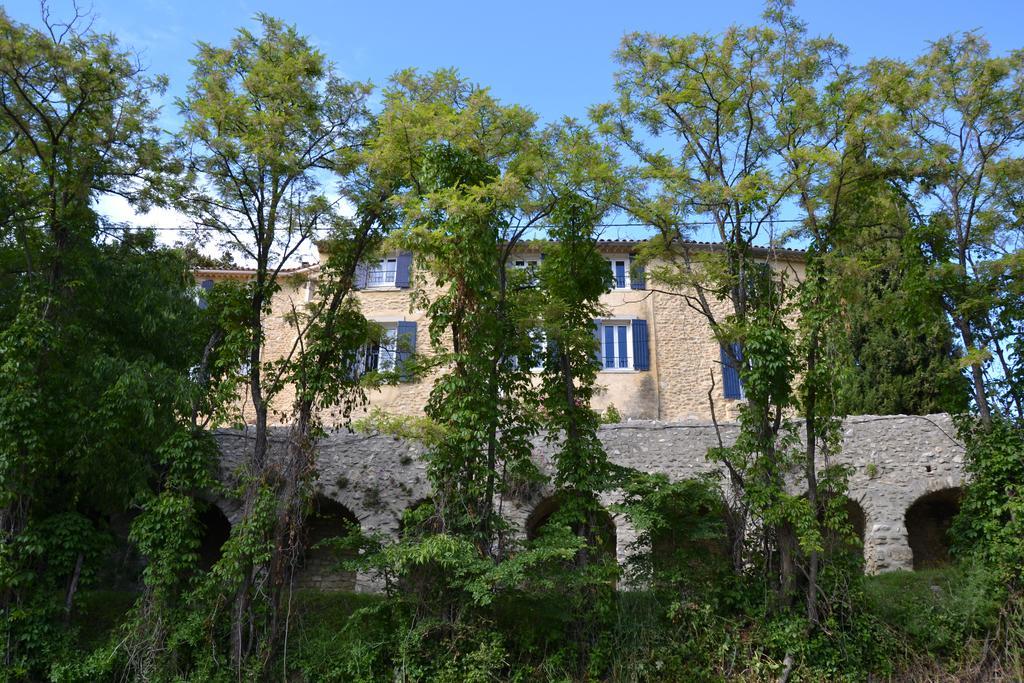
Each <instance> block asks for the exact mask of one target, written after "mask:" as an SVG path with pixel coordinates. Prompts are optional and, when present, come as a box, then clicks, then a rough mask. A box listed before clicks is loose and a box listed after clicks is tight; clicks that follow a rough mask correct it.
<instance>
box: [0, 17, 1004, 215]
mask: <svg viewBox="0 0 1024 683" xmlns="http://www.w3.org/2000/svg"><path fill="white" fill-rule="evenodd" d="M80 1H81V3H82V4H83V5H84V6H86V7H88V6H89V5H88V3H89V2H90V0H80ZM91 2H92V4H91V7H92V9H93V11H94V13H95V14H96V15H97V16H96V18H95V23H94V27H95V28H96V29H97V30H100V31H109V32H112V33H114V34H116V35H117V36H119V37H120V39H121V40H122V42H123V43H124V44H125V45H128V46H132V47H134V48H136V49H137V50H139V51H141V52H142V54H143V61H144V63H145V64H147V65H148V67H149V68H150V70H151V71H153V72H155V73H163V74H166V75H167V76H169V77H170V80H171V88H170V92H169V93H168V96H167V100H166V101H167V103H168V104H169V103H170V102H171V101H172V100H173V97H174V96H175V95H177V94H180V93H181V92H182V90H183V88H184V84H185V83H186V82H187V79H188V76H189V72H190V67H189V64H188V59H189V58H190V57H191V56H192V55H193V54H194V52H195V48H194V45H195V43H196V41H200V40H202V41H207V42H212V43H214V44H225V43H227V41H228V40H230V37H231V35H232V33H233V32H234V30H235V28H236V27H238V26H240V25H245V24H249V25H251V23H252V17H253V15H255V14H256V13H257V12H260V11H263V12H267V13H269V14H272V15H275V16H278V17H281V18H283V19H285V20H286V21H288V22H291V23H294V24H296V25H297V26H298V27H299V29H300V31H302V32H303V33H305V34H307V35H309V36H310V37H311V38H312V40H313V41H314V42H315V43H316V44H317V45H318V46H319V47H320V49H321V50H323V52H324V53H326V54H327V55H328V57H329V58H330V59H331V60H332V61H334V62H335V64H336V65H337V67H338V69H339V70H340V71H341V72H342V73H343V74H345V75H346V76H347V77H349V78H353V79H359V80H369V81H372V82H373V83H375V84H377V85H381V84H383V83H385V82H386V80H387V78H388V76H389V75H390V74H392V73H394V72H395V71H396V70H398V69H401V68H405V67H409V66H415V67H417V68H420V69H422V70H431V69H434V68H439V67H448V66H455V67H457V68H459V69H460V70H461V71H462V72H463V74H465V75H466V76H467V77H469V78H471V79H472V80H474V81H476V82H478V83H481V84H483V85H487V86H490V87H491V88H492V90H493V92H494V94H495V95H496V96H497V97H499V98H500V99H502V100H503V101H505V102H510V103H511V102H514V103H518V104H522V105H525V106H527V107H529V108H531V109H533V110H534V111H535V112H537V113H538V114H539V115H540V116H541V118H542V119H543V120H545V121H552V120H556V119H558V118H559V117H561V116H563V115H570V116H575V117H579V118H582V117H585V116H586V112H587V108H588V107H589V106H590V105H592V104H595V103H598V102H602V101H605V100H607V99H610V98H611V95H612V92H611V84H612V74H613V73H614V69H615V67H614V63H613V61H612V53H613V51H614V50H615V48H616V47H617V45H618V43H619V41H620V39H621V38H622V36H623V34H625V33H627V32H630V31H653V32H660V33H670V34H686V33H691V32H718V31H721V30H722V29H724V28H725V27H727V26H728V25H729V24H732V23H741V24H750V23H754V22H756V21H757V20H758V18H759V16H760V13H761V9H762V6H763V5H762V3H761V2H760V1H756V0H701V1H696V0H676V1H674V2H672V1H668V0H665V1H662V2H646V1H643V0H631V1H629V2H615V3H612V2H597V1H592V2H569V1H566V0H546V1H545V2H537V1H535V0H528V1H527V0H520V1H519V2H502V3H487V2H483V1H479V0H478V1H477V2H438V1H434V2H430V1H429V0H428V1H426V2H424V1H420V2H404V1H403V0H398V1H397V2H396V1H394V0H392V1H391V2H381V1H379V0H378V1H377V2H366V1H363V2H352V1H350V0H339V1H337V2H333V3H310V2H301V1H298V0H292V1H291V2H283V1H280V0H274V1H266V2H254V1H252V0H227V1H222V0H206V1H205V2H200V1H197V0H177V1H175V2H168V1H165V0H135V1H133V2H124V1H117V0H91ZM4 6H5V8H6V10H7V12H8V13H9V14H10V15H12V17H13V18H15V19H16V20H19V21H24V22H28V23H33V24H38V22H39V3H38V0H6V2H5V4H4ZM50 7H51V12H52V15H53V16H54V17H62V16H66V15H67V14H68V13H69V12H70V11H71V0H51V2H50ZM796 9H797V13H798V14H799V15H800V16H801V17H803V18H804V20H805V21H807V23H808V24H809V26H810V29H811V32H812V33H817V34H832V35H834V36H835V37H836V38H837V39H839V40H840V41H842V42H844V43H845V44H847V45H848V46H849V47H850V50H851V57H852V59H853V60H854V61H857V62H863V61H867V60H868V59H870V58H871V57H876V56H889V57H902V58H908V59H909V58H912V57H914V56H915V55H917V54H918V53H920V52H921V51H922V50H923V49H924V48H925V47H926V45H927V42H928V41H929V40H933V39H935V38H938V37H940V36H943V35H945V34H948V33H950V32H954V31H961V30H965V29H972V28H976V29H980V30H981V31H982V32H983V33H984V34H985V35H986V36H987V37H988V39H989V41H990V42H991V43H992V46H993V48H994V49H995V50H996V51H997V52H1006V51H1009V50H1013V49H1017V48H1021V47H1024V33H1022V32H1021V30H1020V27H1021V26H1024V0H1016V1H1012V2H1008V1H1006V0H1003V1H1001V2H1000V1H998V0H966V1H960V2H953V1H950V0H859V1H852V0H844V1H842V2H839V1H833V0H816V1H814V2H810V1H804V2H799V1H798V3H797V8H796ZM166 114H167V116H166V117H165V121H166V123H167V125H168V127H173V126H174V124H175V122H174V116H173V107H171V106H168V107H167V108H166ZM151 219H152V222H155V223H158V224H159V223H163V222H173V221H174V220H175V218H174V217H173V216H160V215H156V216H151Z"/></svg>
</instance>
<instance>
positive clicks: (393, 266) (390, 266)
mask: <svg viewBox="0 0 1024 683" xmlns="http://www.w3.org/2000/svg"><path fill="white" fill-rule="evenodd" d="M397 274H398V259H397V258H387V259H382V260H380V261H377V262H376V263H371V264H369V267H368V268H367V269H366V286H367V287H394V286H395V276H396V275H397Z"/></svg>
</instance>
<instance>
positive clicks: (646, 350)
mask: <svg viewBox="0 0 1024 683" xmlns="http://www.w3.org/2000/svg"><path fill="white" fill-rule="evenodd" d="M633 369H634V370H650V369H651V352H650V346H649V343H648V341H647V321H646V320H634V321H633Z"/></svg>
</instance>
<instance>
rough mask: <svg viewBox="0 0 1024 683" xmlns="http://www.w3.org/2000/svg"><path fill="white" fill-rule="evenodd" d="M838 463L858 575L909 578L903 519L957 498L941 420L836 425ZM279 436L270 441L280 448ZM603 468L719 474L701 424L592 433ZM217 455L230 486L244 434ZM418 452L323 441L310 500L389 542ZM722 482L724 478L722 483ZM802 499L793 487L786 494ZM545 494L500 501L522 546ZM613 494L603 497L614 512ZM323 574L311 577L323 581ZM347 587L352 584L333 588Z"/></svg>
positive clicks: (230, 436) (543, 450) (948, 438)
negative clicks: (856, 518)
mask: <svg viewBox="0 0 1024 683" xmlns="http://www.w3.org/2000/svg"><path fill="white" fill-rule="evenodd" d="M843 428H844V441H843V448H842V452H841V454H840V455H839V456H838V457H837V458H836V461H835V463H834V464H845V465H848V466H849V467H850V468H851V476H850V480H849V483H850V497H851V499H852V500H853V501H855V502H856V503H857V504H858V505H859V506H860V508H861V510H862V511H863V513H864V518H865V521H866V524H865V533H864V557H865V567H866V570H867V571H868V572H870V573H877V572H885V571H893V570H901V569H911V568H912V567H913V566H914V556H913V553H912V551H911V547H910V544H909V542H908V531H909V532H912V531H913V530H908V529H907V526H906V523H905V522H906V520H907V514H906V513H907V510H908V509H910V507H911V506H912V505H914V503H915V502H916V501H918V500H920V499H921V498H922V497H924V496H926V495H928V494H932V493H934V492H938V491H950V490H952V491H956V490H958V489H959V488H960V487H961V486H962V485H963V482H964V471H963V445H962V444H961V443H960V442H958V441H957V439H956V430H955V428H954V426H953V424H952V420H951V419H950V418H949V416H947V415H928V416H903V415H897V416H861V417H851V418H849V419H847V420H846V421H845V423H844V427H843ZM719 431H720V434H721V437H722V439H723V441H724V442H725V443H726V444H727V445H728V444H729V443H731V442H732V441H733V440H734V439H735V437H736V434H737V431H738V428H737V426H736V425H735V424H723V425H720V426H719ZM285 435H286V430H284V429H282V430H280V431H279V432H278V433H277V434H276V437H275V438H276V441H275V443H277V444H278V447H279V446H280V443H281V441H280V439H281V438H284V436H285ZM600 437H601V441H602V442H603V444H604V446H605V449H606V451H607V453H608V456H609V458H610V459H611V460H612V461H613V462H614V463H616V464H619V465H624V466H627V467H631V468H635V469H638V470H641V471H645V472H660V473H664V474H665V475H667V476H668V477H669V478H670V479H672V480H674V481H678V480H683V479H690V478H694V477H696V476H698V475H701V474H704V473H708V472H714V473H717V474H719V476H722V472H721V471H720V470H719V468H718V466H717V465H716V464H714V463H711V462H709V461H708V460H707V459H706V458H705V454H706V453H707V451H708V448H710V447H712V446H715V445H717V443H718V436H717V435H716V430H715V427H714V425H713V424H711V423H709V422H656V421H627V422H623V423H620V424H613V425H605V426H603V427H602V428H601V432H600ZM218 439H219V441H220V444H221V447H222V451H223V454H224V457H223V460H222V476H223V477H224V478H226V479H230V478H231V474H232V472H234V471H235V470H236V468H237V466H238V464H239V463H240V462H241V461H242V459H243V458H244V456H245V453H246V451H247V449H248V448H250V447H251V442H250V439H251V435H249V434H247V433H246V432H237V431H222V432H220V433H219V434H218ZM422 454H423V447H422V446H421V445H420V444H417V443H414V442H410V441H401V440H398V439H395V438H393V437H391V436H386V435H382V434H352V433H349V432H347V431H342V430H339V431H336V432H333V433H331V434H330V435H329V436H328V437H327V438H325V439H324V440H323V441H322V442H321V443H320V444H319V445H318V456H317V460H318V468H319V482H318V494H319V495H320V496H322V497H323V498H325V499H328V500H330V501H334V503H336V504H340V505H341V506H343V507H344V509H345V510H346V511H347V513H346V514H351V515H352V516H354V518H355V519H357V520H358V522H359V524H360V526H361V528H362V529H363V530H364V531H375V532H379V533H382V534H384V535H385V536H391V537H397V535H398V534H399V532H400V520H401V518H402V513H403V512H404V511H405V510H406V509H407V508H409V507H410V506H413V505H415V504H418V503H419V502H421V501H423V500H425V499H428V498H429V497H430V493H431V491H430V485H429V483H428V481H427V476H426V466H425V463H424V461H423V459H422V457H421V456H422ZM534 454H535V460H536V462H537V464H538V466H539V467H540V468H541V470H542V471H544V472H545V473H546V474H551V473H552V467H551V458H550V456H551V446H550V445H548V444H545V443H544V442H543V440H542V439H539V438H538V439H537V440H536V442H535V446H534ZM723 482H724V478H723ZM800 489H801V487H800V484H799V482H794V492H796V491H799V490H800ZM551 494H552V490H551V488H550V487H543V488H541V489H539V490H537V491H535V492H534V493H533V494H532V495H529V496H526V497H523V498H521V499H510V500H505V501H502V503H501V509H502V513H503V514H504V515H505V516H506V518H507V519H508V521H509V523H510V525H511V527H512V528H513V529H514V530H516V531H517V533H518V534H520V535H521V536H525V535H526V533H527V520H528V519H529V518H530V515H531V513H532V512H533V511H534V510H536V509H538V507H539V506H541V505H543V504H544V503H545V501H546V500H548V499H549V498H550V496H551ZM616 500H617V497H616V494H615V493H610V494H608V495H606V496H605V497H604V499H603V500H602V502H603V503H604V504H605V505H609V504H612V503H614V502H616ZM219 505H220V506H221V508H222V509H223V511H224V513H225V515H226V516H227V517H228V519H229V520H231V521H232V522H233V521H234V520H235V519H236V518H237V515H238V510H237V509H236V508H234V507H233V506H232V504H231V503H230V501H220V502H219ZM613 520H614V523H615V526H616V529H615V531H616V546H617V547H616V554H617V556H618V558H619V560H620V561H625V560H626V559H627V558H628V555H629V553H630V546H631V545H632V544H633V543H634V542H635V540H636V533H635V531H634V530H633V529H632V528H631V527H630V525H629V523H628V521H627V520H625V519H623V518H619V517H614V518H613ZM322 570H323V567H322V566H321V567H320V568H319V569H318V571H322ZM339 581H340V582H344V583H345V585H346V586H347V585H350V584H351V581H352V579H351V578H350V577H344V578H342V579H339ZM334 583H336V581H335V579H333V578H331V577H329V576H324V577H322V578H320V579H318V578H315V577H314V578H313V579H305V580H304V585H321V584H322V585H324V586H325V587H330V586H331V585H333V584H334ZM355 587H356V589H357V590H364V591H366V590H373V589H374V585H373V583H372V581H371V580H370V579H369V577H365V576H360V577H356V578H355Z"/></svg>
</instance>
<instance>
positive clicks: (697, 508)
mask: <svg viewBox="0 0 1024 683" xmlns="http://www.w3.org/2000/svg"><path fill="white" fill-rule="evenodd" d="M691 482H692V484H693V485H694V488H693V489H691V490H690V491H688V492H686V491H679V492H678V493H675V494H672V495H671V496H667V497H663V499H662V505H660V506H659V509H658V514H659V515H660V516H661V518H662V519H663V520H664V522H665V524H664V526H662V527H661V528H657V529H652V531H651V534H650V542H651V546H650V550H651V559H652V561H653V564H654V569H656V570H670V571H672V572H673V573H677V574H678V572H680V571H682V572H683V573H684V574H686V575H687V576H689V577H693V578H696V576H697V575H698V574H699V575H701V576H704V575H707V574H708V573H709V572H711V573H714V572H718V571H722V570H728V569H731V566H732V559H731V546H732V539H731V535H732V532H731V530H730V528H729V527H730V525H729V519H728V510H727V508H726V506H725V504H724V502H723V501H721V500H720V499H719V500H715V499H713V498H712V497H711V496H709V495H707V491H706V490H705V489H704V487H703V485H702V484H700V483H699V482H698V481H696V480H691ZM684 567H685V568H686V569H685V570H684V569H683V568H684Z"/></svg>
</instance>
